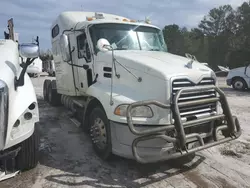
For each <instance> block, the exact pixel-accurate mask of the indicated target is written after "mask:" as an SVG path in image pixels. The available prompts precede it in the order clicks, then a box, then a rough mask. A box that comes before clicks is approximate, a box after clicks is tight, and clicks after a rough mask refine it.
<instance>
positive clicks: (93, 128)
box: [89, 107, 112, 160]
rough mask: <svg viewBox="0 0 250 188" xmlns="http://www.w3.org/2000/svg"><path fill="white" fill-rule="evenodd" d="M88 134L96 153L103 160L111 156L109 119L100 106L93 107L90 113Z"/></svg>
mask: <svg viewBox="0 0 250 188" xmlns="http://www.w3.org/2000/svg"><path fill="white" fill-rule="evenodd" d="M89 123H90V135H91V139H92V145H93V148H94V150H95V152H96V154H97V155H98V156H99V157H100V158H101V159H103V160H108V159H110V158H111V157H112V143H111V131H110V124H109V120H108V118H107V116H106V113H105V112H104V110H103V109H102V108H101V107H95V108H94V109H93V110H92V112H91V114H90V121H89Z"/></svg>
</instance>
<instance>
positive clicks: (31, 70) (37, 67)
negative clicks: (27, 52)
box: [20, 57, 43, 77]
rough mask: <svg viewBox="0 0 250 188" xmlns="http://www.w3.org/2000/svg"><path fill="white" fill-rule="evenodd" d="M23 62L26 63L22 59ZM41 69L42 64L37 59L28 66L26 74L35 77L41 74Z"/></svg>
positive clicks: (24, 59)
mask: <svg viewBox="0 0 250 188" xmlns="http://www.w3.org/2000/svg"><path fill="white" fill-rule="evenodd" d="M20 58H21V57H20ZM23 61H26V58H23ZM42 68H43V62H42V60H41V59H40V58H39V57H38V58H36V59H35V60H34V61H33V63H32V64H31V65H29V66H28V68H27V73H28V75H29V76H30V77H37V76H38V75H39V74H41V73H42Z"/></svg>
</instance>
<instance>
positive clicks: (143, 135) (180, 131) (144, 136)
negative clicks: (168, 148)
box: [126, 86, 241, 163]
mask: <svg viewBox="0 0 250 188" xmlns="http://www.w3.org/2000/svg"><path fill="white" fill-rule="evenodd" d="M211 89H214V90H215V91H216V92H217V93H218V94H219V96H215V97H213V98H208V99H199V100H193V101H188V102H178V100H179V98H180V96H181V94H182V93H184V92H193V91H200V92H201V91H206V90H211ZM212 102H220V103H221V108H222V110H223V113H222V114H216V115H210V116H209V117H205V118H201V119H195V120H190V121H186V122H182V120H181V116H180V107H187V106H192V105H200V104H206V103H212ZM144 105H156V106H158V107H160V108H163V109H170V110H172V114H173V118H174V120H175V121H174V124H168V125H164V126H161V127H157V128H149V129H146V130H137V129H135V126H134V124H133V120H132V115H131V110H132V109H133V108H135V107H138V106H144ZM126 116H127V122H128V126H129V129H130V131H131V132H132V133H133V134H134V135H136V136H138V137H137V138H136V139H134V141H133V143H132V152H133V156H134V157H135V159H136V160H137V161H138V162H140V163H150V162H158V161H162V160H169V159H174V158H178V157H181V156H184V155H188V154H190V153H194V152H197V151H200V150H203V149H206V148H209V147H212V146H215V145H218V144H222V143H225V142H228V141H230V140H234V139H236V138H238V137H239V136H240V135H241V128H240V124H239V121H238V119H237V118H236V117H233V116H232V114H231V111H230V108H229V105H228V102H227V99H226V96H225V94H224V92H223V91H222V90H221V89H219V88H218V87H216V86H205V87H204V86H195V87H188V88H182V89H180V90H179V91H178V92H177V93H176V95H175V96H174V99H173V104H172V105H166V104H163V103H161V102H158V101H155V100H147V101H139V102H135V103H132V104H130V105H129V106H128V108H127V114H126ZM216 120H219V121H221V122H222V120H225V121H226V122H227V124H225V125H223V124H222V125H218V126H217V127H214V130H213V134H212V135H213V139H214V142H212V143H208V144H204V141H203V138H202V134H198V133H191V134H185V131H184V127H192V126H194V125H197V124H199V125H201V124H202V123H205V122H208V121H210V122H211V121H216ZM199 125H198V126H199ZM170 130H175V131H176V133H177V135H176V137H171V136H167V135H165V133H163V132H166V131H170ZM219 131H227V132H228V134H227V136H225V138H223V139H218V132H219ZM155 138H160V139H163V140H165V141H167V142H169V143H173V145H175V146H178V151H176V152H175V153H171V154H166V155H164V152H163V153H162V155H161V156H158V157H156V158H147V159H146V158H143V157H141V156H140V155H139V154H138V151H137V145H138V143H139V142H142V141H146V140H152V139H155ZM192 138H196V139H197V141H198V142H199V146H198V147H195V148H192V149H187V148H186V144H187V139H192ZM183 148H184V149H183Z"/></svg>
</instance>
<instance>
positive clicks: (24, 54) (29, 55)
mask: <svg viewBox="0 0 250 188" xmlns="http://www.w3.org/2000/svg"><path fill="white" fill-rule="evenodd" d="M18 48H19V55H20V57H21V61H22V63H21V64H20V66H21V67H22V71H21V73H20V75H19V78H17V77H15V80H14V85H15V90H16V89H17V87H20V86H23V85H24V75H25V72H26V70H27V67H28V66H29V65H30V64H31V63H33V61H34V60H35V59H36V58H37V57H39V55H40V54H39V46H38V45H37V44H34V43H31V44H20V45H19V46H18ZM23 58H26V62H25V63H24V62H23Z"/></svg>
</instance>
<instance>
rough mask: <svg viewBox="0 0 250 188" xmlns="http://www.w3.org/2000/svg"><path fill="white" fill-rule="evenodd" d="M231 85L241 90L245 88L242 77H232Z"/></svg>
mask: <svg viewBox="0 0 250 188" xmlns="http://www.w3.org/2000/svg"><path fill="white" fill-rule="evenodd" d="M232 85H233V88H234V89H235V90H241V91H243V90H245V89H246V88H247V85H246V82H245V80H243V79H242V78H236V79H234V80H233V83H232Z"/></svg>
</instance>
